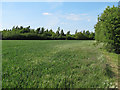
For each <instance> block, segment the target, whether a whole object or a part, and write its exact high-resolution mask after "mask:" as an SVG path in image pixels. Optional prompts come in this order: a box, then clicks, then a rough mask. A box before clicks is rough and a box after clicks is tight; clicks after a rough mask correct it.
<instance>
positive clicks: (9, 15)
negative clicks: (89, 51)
mask: <svg viewBox="0 0 120 90" xmlns="http://www.w3.org/2000/svg"><path fill="white" fill-rule="evenodd" d="M113 5H115V6H117V5H118V3H117V2H2V29H6V28H7V29H10V28H12V27H13V26H17V25H18V26H24V27H26V26H29V25H30V26H31V28H34V29H36V28H38V27H45V28H48V29H53V30H54V31H56V30H57V27H61V29H64V31H65V32H67V31H68V30H70V31H71V33H74V32H75V30H76V29H77V30H78V31H82V30H90V31H94V25H95V24H96V23H97V16H98V15H99V14H101V13H102V12H103V10H104V9H105V8H106V7H107V6H113Z"/></svg>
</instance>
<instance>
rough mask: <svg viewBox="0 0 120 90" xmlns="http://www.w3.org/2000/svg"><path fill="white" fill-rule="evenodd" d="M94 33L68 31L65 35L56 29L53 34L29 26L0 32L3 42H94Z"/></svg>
mask: <svg viewBox="0 0 120 90" xmlns="http://www.w3.org/2000/svg"><path fill="white" fill-rule="evenodd" d="M94 37H95V33H94V32H90V31H88V30H87V31H85V30H84V31H83V32H77V30H76V31H75V34H71V33H70V31H68V32H67V33H66V34H65V33H64V31H63V29H60V27H58V29H57V31H56V32H54V31H53V30H52V29H50V30H48V29H45V28H44V27H39V28H37V29H31V28H30V26H28V27H23V26H13V28H12V29H4V30H3V31H2V39H3V40H94Z"/></svg>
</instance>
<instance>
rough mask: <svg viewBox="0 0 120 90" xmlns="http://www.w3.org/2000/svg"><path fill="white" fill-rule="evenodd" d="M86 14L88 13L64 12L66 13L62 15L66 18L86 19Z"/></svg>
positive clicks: (74, 19)
mask: <svg viewBox="0 0 120 90" xmlns="http://www.w3.org/2000/svg"><path fill="white" fill-rule="evenodd" d="M87 15H88V14H66V15H63V17H64V18H65V19H67V20H73V21H81V20H85V19H87V20H88V18H87V17H88V16H87ZM89 21H90V20H89Z"/></svg>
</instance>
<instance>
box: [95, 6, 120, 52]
mask: <svg viewBox="0 0 120 90" xmlns="http://www.w3.org/2000/svg"><path fill="white" fill-rule="evenodd" d="M95 39H96V41H97V42H99V43H101V42H102V43H104V46H105V48H106V49H107V51H110V52H116V53H120V6H118V7H115V6H113V7H109V6H108V7H107V8H106V9H105V10H104V12H103V13H102V14H101V15H100V16H98V22H97V24H96V25H95Z"/></svg>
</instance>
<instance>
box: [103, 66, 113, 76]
mask: <svg viewBox="0 0 120 90" xmlns="http://www.w3.org/2000/svg"><path fill="white" fill-rule="evenodd" d="M105 71H106V73H105V75H107V76H108V77H109V78H113V77H115V73H114V72H113V71H112V70H111V66H110V65H109V64H106V68H105Z"/></svg>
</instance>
